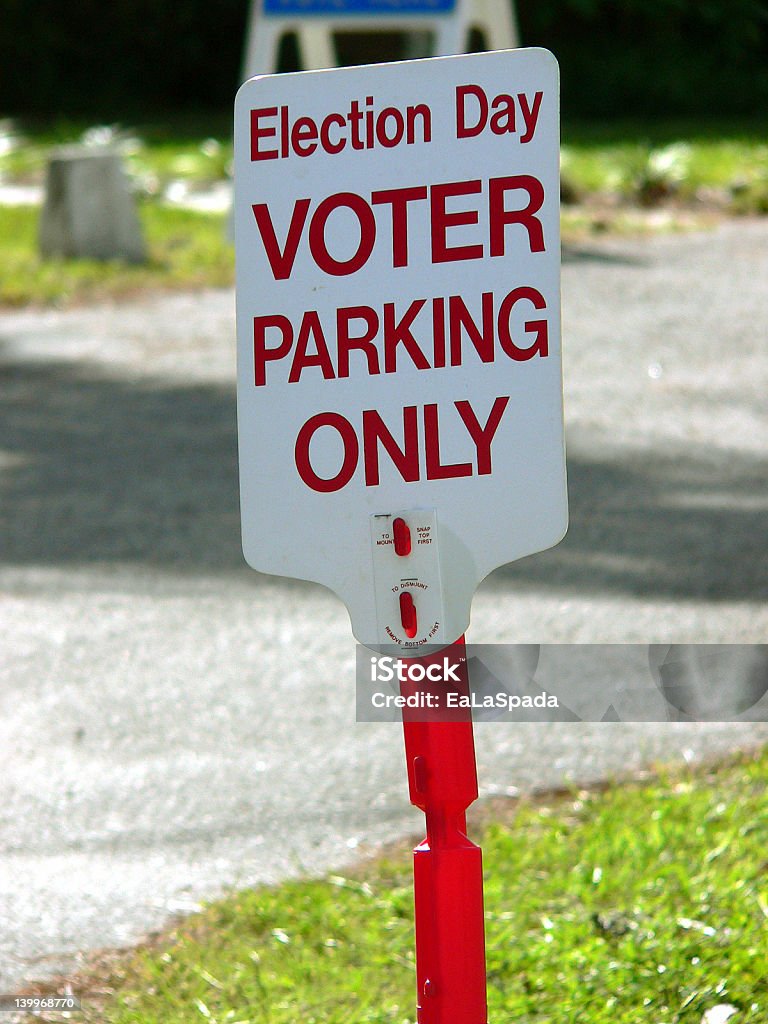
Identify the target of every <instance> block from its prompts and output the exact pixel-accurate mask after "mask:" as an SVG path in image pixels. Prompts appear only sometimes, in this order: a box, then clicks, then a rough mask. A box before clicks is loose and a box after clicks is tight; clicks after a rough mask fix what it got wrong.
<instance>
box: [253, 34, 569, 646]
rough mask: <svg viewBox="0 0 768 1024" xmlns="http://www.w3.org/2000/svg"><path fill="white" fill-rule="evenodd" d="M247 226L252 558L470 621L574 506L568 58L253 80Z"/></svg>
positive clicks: (389, 622)
mask: <svg viewBox="0 0 768 1024" xmlns="http://www.w3.org/2000/svg"><path fill="white" fill-rule="evenodd" d="M235 233H236V246H237V322H238V328H237V329H238V419H239V444H240V485H241V504H242V527H243V548H244V552H245V556H246V559H247V561H248V562H249V564H251V565H252V566H253V567H254V568H256V569H259V570H261V571H263V572H269V573H276V574H279V575H284V576H293V577H298V578H302V579H308V580H314V581H317V582H319V583H323V584H325V585H326V586H328V587H330V588H331V589H332V590H334V591H335V592H336V593H337V594H338V595H339V597H340V598H341V599H342V600H343V601H344V602H345V604H346V605H347V608H348V609H349V612H350V616H351V619H352V627H353V630H354V633H355V635H356V637H357V638H358V639H359V640H360V641H362V642H363V643H369V644H381V643H384V642H389V643H395V644H398V645H399V646H401V647H404V648H415V647H418V646H420V645H422V644H434V643H449V642H451V641H453V640H455V639H456V638H457V637H458V636H459V635H460V634H461V633H462V632H463V631H464V629H465V628H466V626H467V624H468V622H469V612H470V605H471V601H472V595H473V593H474V591H475V588H476V587H477V584H478V583H479V582H480V580H482V579H483V577H484V576H486V575H487V574H488V573H489V572H490V571H491V570H492V569H494V568H496V567H497V566H499V565H502V564H504V563H506V562H510V561H513V560H515V559H517V558H521V557H523V556H525V555H529V554H532V553H533V552H536V551H540V550H543V549H544V548H547V547H550V546H551V545H553V544H555V543H557V541H558V540H559V539H560V538H561V537H562V535H563V533H564V532H565V529H566V524H567V500H566V487H565V458H564V446H563V424H562V385H561V362H560V308H559V299H560V289H559V268H560V242H559V116H558V75H557V65H556V63H555V61H554V58H553V57H552V55H551V54H549V53H548V52H547V51H544V50H539V49H528V50H514V51H496V52H492V53H485V54H476V55H469V56H459V57H442V58H433V59H430V60H424V61H409V62H404V63H397V64H383V65H376V66H371V67H361V68H345V69H338V70H328V71H318V72H306V73H299V74H292V75H278V76H268V77H263V78H256V79H252V80H251V81H249V82H246V83H245V85H243V86H242V87H241V89H240V91H239V93H238V97H237V104H236V128H235Z"/></svg>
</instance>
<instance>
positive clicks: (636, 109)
mask: <svg viewBox="0 0 768 1024" xmlns="http://www.w3.org/2000/svg"><path fill="white" fill-rule="evenodd" d="M517 11H518V22H519V25H520V30H521V35H522V38H523V41H524V43H525V44H526V45H539V46H546V47H547V48H549V49H551V50H552V51H553V52H554V53H555V54H556V55H557V58H558V60H559V61H560V66H561V73H562V94H563V112H564V113H565V114H566V115H570V116H577V117H579V116H584V117H594V116H600V117H606V116H607V117H616V116H640V117H648V116H669V115H672V116H686V115H702V114H703V115H707V116H723V115H726V116H727V115H731V114H746V115H754V114H759V113H760V112H765V110H766V105H767V104H768V4H766V3H765V2H763V0H518V6H517Z"/></svg>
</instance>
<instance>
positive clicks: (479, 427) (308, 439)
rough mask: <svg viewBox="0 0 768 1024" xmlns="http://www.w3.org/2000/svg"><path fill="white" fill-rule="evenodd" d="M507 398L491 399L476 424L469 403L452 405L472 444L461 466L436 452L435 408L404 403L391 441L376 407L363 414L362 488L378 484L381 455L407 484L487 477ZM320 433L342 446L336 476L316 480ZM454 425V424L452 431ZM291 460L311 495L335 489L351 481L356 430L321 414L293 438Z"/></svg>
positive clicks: (357, 447) (334, 414) (355, 463)
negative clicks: (315, 456)
mask: <svg viewBox="0 0 768 1024" xmlns="http://www.w3.org/2000/svg"><path fill="white" fill-rule="evenodd" d="M508 402H509V396H508V395H505V396H501V397H499V398H497V399H495V401H494V403H493V406H492V407H491V410H490V412H489V413H488V415H487V416H486V417H485V421H484V422H481V421H480V419H479V418H478V416H477V414H476V413H475V410H474V408H473V407H472V404H471V402H469V401H466V400H462V401H458V402H454V403H453V406H454V410H455V412H456V413H458V416H459V419H460V420H461V422H462V423H463V425H464V428H465V430H466V433H467V434H468V435H469V438H470V440H471V441H472V443H473V445H474V459H470V460H469V461H465V462H444V461H443V459H442V457H441V454H440V411H439V408H438V406H437V404H432V403H431V404H428V405H424V406H422V407H419V406H416V405H407V406H405V408H404V409H403V423H402V442H400V440H399V437H397V438H396V437H395V436H394V435H393V434H392V432H391V431H390V429H389V427H388V426H387V425H386V424H385V423H384V421H383V419H382V418H381V416H380V415H379V413H378V412H377V411H376V410H375V409H366V410H364V411H363V414H362V423H361V431H360V433H361V438H362V448H363V475H364V479H365V486H366V487H375V486H377V485H378V484H379V481H380V469H379V459H380V454H381V452H382V451H383V452H386V454H387V456H388V457H389V460H390V461H391V463H392V464H393V466H394V467H395V469H396V470H397V472H398V473H399V474H400V476H401V477H402V479H403V480H404V481H406V483H414V482H415V481H417V480H420V479H421V478H422V473H423V475H424V479H426V480H448V479H453V478H455V477H463V476H473V475H477V476H488V475H490V474H491V473H492V472H493V465H492V461H491V444H492V442H493V439H494V437H495V436H496V432H497V430H498V428H499V424H500V422H501V419H502V417H503V415H504V411H505V409H506V407H507V404H508ZM324 429H326V430H327V429H330V430H332V431H335V433H336V435H337V441H338V442H339V443H340V445H341V452H342V458H341V464H340V467H339V469H338V471H337V472H335V473H333V474H332V475H330V476H321V475H320V474H319V473H318V472H317V470H316V469H315V466H314V465H313V462H312V456H311V445H312V440H313V438H314V437H315V435H316V434H317V433H318V432H319V431H320V430H324ZM456 429H457V427H456V425H455V424H454V425H453V428H452V430H453V432H454V433H455V431H456ZM294 458H295V462H296V469H297V470H298V473H299V476H300V477H301V479H302V480H303V482H304V483H305V484H306V485H307V487H309V488H311V489H312V490H313V491H320V492H322V493H330V492H333V491H339V490H341V489H342V488H343V487H346V485H347V484H348V483H349V482H350V480H351V479H352V477H353V476H354V475H355V472H356V471H357V468H358V464H359V462H360V441H359V440H358V434H357V430H356V429H355V427H354V426H353V424H352V423H350V421H349V420H348V419H347V418H346V417H345V416H342V415H341V413H338V412H322V413H317V414H316V415H314V416H311V417H310V418H309V419H308V420H307V422H306V423H305V424H304V425H303V426H302V428H301V430H300V431H299V433H298V436H297V438H296V444H295V447H294Z"/></svg>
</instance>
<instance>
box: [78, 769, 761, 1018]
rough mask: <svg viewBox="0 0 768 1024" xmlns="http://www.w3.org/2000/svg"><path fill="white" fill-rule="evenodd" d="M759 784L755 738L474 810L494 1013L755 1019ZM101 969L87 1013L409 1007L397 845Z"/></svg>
mask: <svg viewBox="0 0 768 1024" xmlns="http://www.w3.org/2000/svg"><path fill="white" fill-rule="evenodd" d="M767 799H768V752H766V753H763V754H762V755H761V756H759V757H757V758H755V759H745V760H743V761H741V762H739V763H737V764H734V763H732V764H730V765H728V766H726V767H723V768H720V769H719V770H716V769H709V770H699V771H697V772H695V773H694V772H684V773H682V774H681V773H676V774H672V775H670V776H667V777H662V778H659V779H657V780H656V781H653V782H650V783H647V784H642V785H639V784H632V785H627V786H620V787H617V788H615V789H611V790H609V791H606V792H579V793H577V792H574V793H572V794H570V795H569V796H566V797H561V798H559V799H555V800H552V801H549V802H533V803H522V804H520V805H519V806H518V807H517V808H516V810H515V812H514V814H511V813H507V814H506V817H507V819H509V820H508V821H507V822H506V823H504V824H494V825H491V826H489V827H487V828H486V830H485V835H484V837H483V840H482V842H483V850H484V863H485V878H486V881H485V894H486V918H487V921H486V928H487V947H488V955H487V959H488V995H489V1020H490V1021H491V1024H502V1022H507V1021H515V1022H516V1024H574V1022H576V1021H584V1022H589V1024H646V1022H651V1024H684V1022H690V1024H700V1021H701V1018H702V1015H703V1014H704V1012H705V1011H706V1010H707V1009H709V1008H711V1007H713V1006H715V1005H717V1004H721V1003H731V1004H733V1005H734V1006H736V1007H738V1009H739V1011H740V1012H739V1015H738V1017H734V1018H733V1024H745V1022H753V1024H758V1022H759V1024H765V1021H767V1020H768V982H766V964H767V963H768V814H766V800H767ZM102 982H103V978H102ZM109 985H112V986H115V987H116V991H115V992H114V995H113V996H112V997H111V999H110V1000H109V1001H108V1003H107V1005H105V1006H100V1007H99V1008H98V1010H93V1011H92V1013H90V1014H86V1020H88V1021H95V1020H98V1021H100V1022H104V1024H139V1022H141V1024H161V1022H162V1024H181V1022H184V1024H188V1022H191V1021H206V1020H207V1021H213V1022H219V1024H223V1022H228V1024H234V1022H240V1024H296V1022H297V1021H301V1022H303V1024H405V1022H412V1021H413V1020H414V1019H415V1009H414V1005H415V998H414V953H413V929H412V893H411V877H410V856H409V852H408V849H407V848H406V847H405V846H404V845H403V847H402V849H401V850H399V852H398V853H397V855H396V856H394V857H393V855H390V859H389V860H380V861H375V862H372V863H369V864H368V865H362V866H361V867H360V868H359V869H357V870H356V871H355V872H353V873H351V874H350V875H349V876H348V877H336V876H330V877H328V878H324V879H321V880H316V881H296V882H289V883H286V884H284V885H281V886H278V887H274V888H260V889H255V890H248V891H245V892H241V893H236V894H234V895H232V896H230V897H229V898H227V899H224V900H222V901H220V902H217V903H214V904H212V905H210V906H209V907H207V908H206V909H205V910H204V911H203V912H202V913H200V914H198V915H195V916H192V917H190V918H189V919H187V920H186V921H185V922H184V923H183V924H182V925H181V926H180V927H178V928H177V929H176V930H175V931H173V932H171V933H170V934H168V935H167V936H165V937H163V938H161V939H160V940H158V941H156V942H154V943H153V944H152V945H151V946H150V947H149V948H146V949H144V950H141V951H139V952H138V953H136V954H135V955H133V956H132V957H131V958H130V959H129V960H128V961H127V962H124V963H122V964H120V965H119V966H118V967H117V968H116V969H114V970H113V973H112V976H111V979H110V981H109ZM83 998H84V1002H85V1003H86V1004H88V1002H89V997H88V992H87V989H86V990H85V992H84V996H83Z"/></svg>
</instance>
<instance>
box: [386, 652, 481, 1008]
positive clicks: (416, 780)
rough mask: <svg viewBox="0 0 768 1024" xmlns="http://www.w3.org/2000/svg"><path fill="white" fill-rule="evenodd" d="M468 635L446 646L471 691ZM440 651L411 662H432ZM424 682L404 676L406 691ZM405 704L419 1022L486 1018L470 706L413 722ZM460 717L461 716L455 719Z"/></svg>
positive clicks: (464, 688) (464, 685)
mask: <svg viewBox="0 0 768 1024" xmlns="http://www.w3.org/2000/svg"><path fill="white" fill-rule="evenodd" d="M465 652H466V648H465V645H464V637H461V638H460V639H459V640H457V641H456V643H455V644H452V645H451V647H449V648H447V649H445V650H443V651H441V652H440V657H441V659H442V657H444V656H446V655H447V656H448V657H449V658H450V660H451V664H455V665H456V666H457V669H456V673H457V675H458V676H459V678H460V680H461V682H460V683H459V684H458V686H457V685H456V684H453V686H452V688H454V687H455V688H457V689H458V690H459V691H460V692H461V691H463V692H464V693H465V694H468V693H469V677H468V672H467V662H466V653H465ZM430 660H434V656H432V657H429V656H428V657H427V658H424V659H409V661H411V662H412V663H413V662H418V661H424V662H427V661H430ZM418 688H419V687H418V683H412V682H409V681H407V680H404V681H403V682H402V683H401V693H402V694H403V695H404V696H408V695H410V694H412V693H413V692H414V691H415V690H417V689H418ZM416 714H418V715H419V716H421V717H423V716H424V710H423V709H420V710H419V711H418V712H413V711H410V710H409V709H408V708H404V709H403V732H404V736H405V756H406V763H407V766H408V786H409V790H410V797H411V803H413V804H415V805H416V806H417V807H420V808H421V810H422V811H424V813H425V815H426V825H427V835H426V838H425V839H424V842H422V843H420V844H419V846H417V847H416V848H415V850H414V851H413V880H414V897H415V908H416V984H417V1020H418V1022H419V1024H487V1020H488V1006H487V1001H486V979H485V927H484V917H483V867H482V851H481V850H480V847H479V846H476V845H475V844H474V843H472V842H470V840H469V839H468V838H467V835H466V830H467V823H466V809H467V807H469V805H470V804H471V803H472V802H473V801H474V800H476V799H477V767H476V764H475V744H474V738H473V735H472V713H471V711H470V710H469V709H461V710H458V709H457V710H456V711H455V712H454V711H452V712H451V715H452V719H451V721H414V720H413V718H414V716H415V715H416ZM454 715H455V718H454V717H453V716H454Z"/></svg>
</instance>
